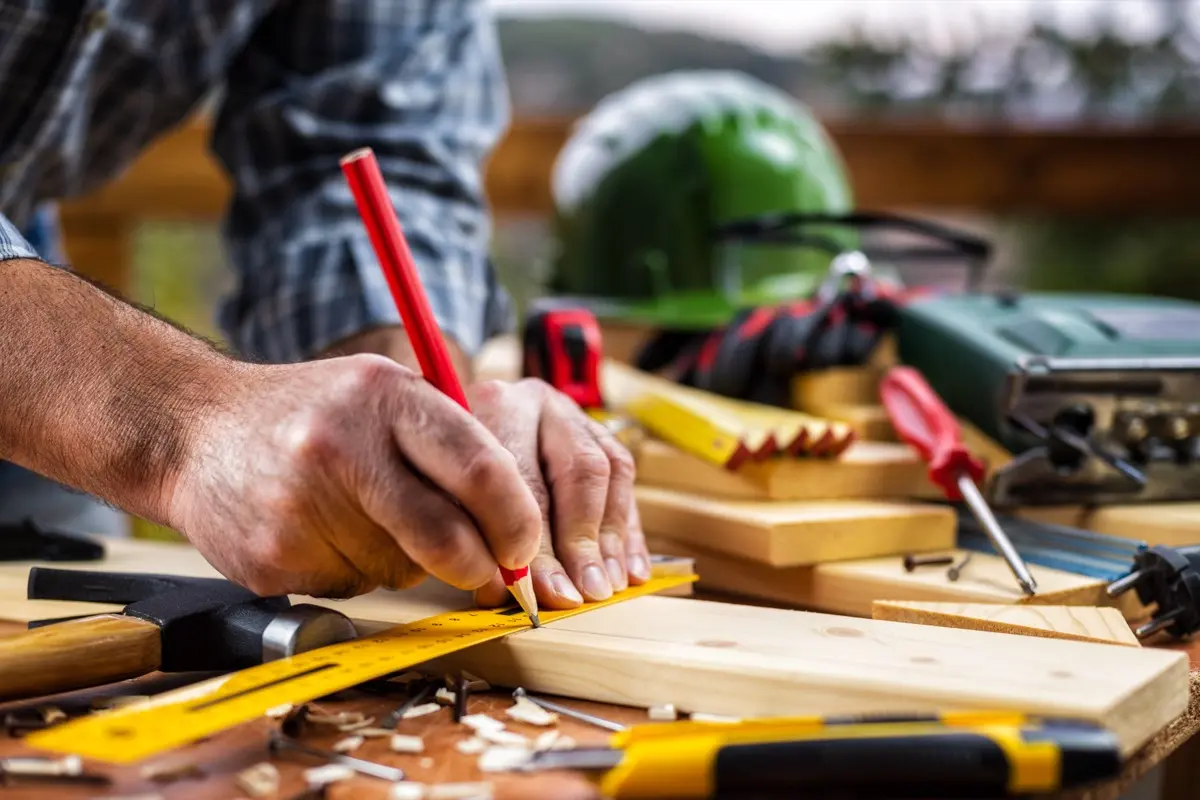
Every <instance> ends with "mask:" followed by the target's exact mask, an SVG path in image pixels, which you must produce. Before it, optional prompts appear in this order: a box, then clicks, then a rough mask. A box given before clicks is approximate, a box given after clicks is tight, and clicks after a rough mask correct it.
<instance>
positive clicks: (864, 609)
mask: <svg viewBox="0 0 1200 800" xmlns="http://www.w3.org/2000/svg"><path fill="white" fill-rule="evenodd" d="M649 541H650V546H651V548H653V549H654V550H655V552H662V553H670V554H672V555H683V556H687V557H689V558H693V559H695V562H696V574H697V575H699V576H700V580H699V583H698V586H697V588H699V589H709V590H714V591H719V592H727V593H730V594H735V595H741V596H743V597H752V598H758V599H762V600H769V601H772V602H774V603H780V604H784V605H787V606H791V607H793V608H808V609H813V610H817V611H825V612H830V613H835V614H848V615H850V616H855V617H870V616H871V604H872V602H874V601H875V600H903V601H923V602H961V603H1004V604H1021V605H1024V604H1029V605H1070V606H1114V607H1116V608H1118V609H1119V610H1120V611H1121V613H1122V614H1123V615H1124V616H1125V618H1126V619H1130V620H1133V619H1139V618H1144V617H1145V616H1146V610H1145V608H1144V607H1143V606H1141V605H1140V604H1139V603H1138V602H1137V599H1136V598H1135V597H1132V596H1131V595H1132V594H1133V593H1126V594H1125V595H1122V596H1121V597H1120V598H1117V599H1115V600H1114V599H1113V598H1110V597H1109V596H1108V595H1107V594H1106V593H1105V591H1104V587H1105V584H1104V582H1103V581H1098V580H1094V579H1092V578H1086V577H1083V576H1081V575H1074V574H1072V573H1069V572H1061V571H1059V570H1056V569H1050V568H1049V567H1042V566H1038V565H1037V564H1030V565H1029V570H1030V572H1031V573H1032V574H1033V576H1034V579H1035V580H1036V581H1037V582H1038V594H1037V595H1035V596H1034V597H1027V596H1026V595H1025V594H1024V593H1023V592H1022V591H1021V590H1020V588H1018V587H1017V585H1016V582H1015V581H1014V580H1013V578H1012V573H1011V572H1009V569H1008V565H1007V564H1005V563H1004V560H1003V559H1002V558H1000V557H999V556H994V555H988V554H985V553H975V554H974V556H973V557H972V559H971V564H970V565H969V566H968V567H967V568H966V569H965V570H964V571H963V574H962V576H961V577H960V578H959V580H958V581H956V582H951V581H950V580H949V579H947V578H946V569H945V568H944V567H929V568H924V569H919V570H916V571H914V572H911V573H909V572H905V571H904V566H903V564H902V563H901V559H900V558H899V557H898V556H891V557H883V558H867V559H858V560H854V561H840V562H834V563H829V564H818V565H816V566H804V567H787V568H782V569H781V568H775V567H770V566H766V565H763V564H758V563H754V562H752V561H746V560H744V559H739V558H734V557H731V556H728V555H725V554H722V553H717V552H714V551H712V550H707V549H705V548H702V547H697V546H695V545H692V544H688V543H686V542H683V541H679V540H672V539H668V538H665V537H661V536H653V537H650V540H649ZM944 552H946V553H948V554H949V553H952V554H953V555H954V556H955V558H956V559H957V560H959V561H961V559H962V557H963V556H964V555H965V551H959V550H947V551H944Z"/></svg>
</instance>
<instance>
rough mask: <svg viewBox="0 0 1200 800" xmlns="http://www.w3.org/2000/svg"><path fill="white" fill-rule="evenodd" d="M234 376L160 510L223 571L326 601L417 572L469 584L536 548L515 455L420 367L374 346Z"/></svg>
mask: <svg viewBox="0 0 1200 800" xmlns="http://www.w3.org/2000/svg"><path fill="white" fill-rule="evenodd" d="M235 371H236V374H235V375H234V378H235V380H234V381H233V382H232V390H231V391H232V394H231V396H230V397H229V398H228V399H227V400H226V401H225V402H223V403H222V404H221V406H220V408H219V409H218V410H216V411H215V412H214V413H212V414H210V415H209V416H208V417H206V418H204V419H203V420H202V422H201V423H200V424H201V428H200V429H199V430H198V431H197V432H196V433H195V435H194V436H193V437H192V441H193V442H195V443H196V445H195V452H193V453H192V456H191V457H190V458H189V459H188V460H187V463H186V466H185V467H184V469H183V470H182V471H181V473H180V474H179V476H178V478H177V479H176V481H175V484H174V488H173V491H172V500H171V504H170V511H169V522H170V524H171V525H172V526H173V527H175V528H176V529H177V530H179V531H182V532H183V533H184V534H185V535H186V536H187V537H188V538H189V539H190V540H191V541H192V543H193V544H195V545H196V547H197V548H199V549H200V551H201V552H202V553H203V554H204V556H205V557H206V558H207V559H208V560H209V561H210V562H211V563H212V564H213V565H214V566H215V567H216V568H217V569H219V570H220V571H221V572H222V573H223V574H224V575H226V576H227V577H229V578H231V579H232V580H235V581H237V582H239V583H241V584H243V585H245V586H247V587H248V588H250V589H251V590H253V591H256V592H258V593H261V594H281V593H296V594H309V595H316V596H323V597H349V596H352V595H355V594H360V593H363V592H366V591H369V590H371V589H373V588H375V587H379V586H384V587H392V588H403V587H407V586H411V585H413V584H414V583H416V582H417V581H419V580H420V579H421V578H422V577H423V576H424V574H425V573H429V574H431V575H434V576H436V577H437V578H440V579H441V580H443V581H445V582H447V583H449V584H451V585H453V586H457V587H459V588H463V589H476V588H478V587H480V586H483V585H485V584H487V583H488V582H489V581H490V580H491V579H492V578H493V576H495V575H497V574H498V573H497V570H496V564H497V563H499V564H501V565H502V566H505V567H508V568H514V567H517V566H520V565H522V564H526V563H528V562H529V561H530V560H531V559H533V558H534V556H535V555H536V554H537V552H538V539H539V534H540V531H541V524H542V514H541V511H540V509H539V507H538V504H537V502H536V500H535V499H534V495H533V492H532V491H531V489H530V487H529V486H528V485H527V484H526V481H525V478H524V476H523V472H522V467H521V465H520V464H519V462H518V460H517V459H516V458H514V456H513V455H512V454H511V453H509V452H508V451H507V450H506V449H505V448H504V447H503V446H502V445H501V444H500V442H498V441H497V440H496V438H495V437H494V436H493V435H492V434H491V433H489V432H488V430H487V429H486V428H485V427H484V425H483V424H482V423H481V422H480V421H479V420H477V419H475V418H474V417H472V416H471V415H470V414H468V413H467V412H466V411H464V410H463V409H462V408H460V407H459V406H458V405H457V404H456V403H454V401H452V400H450V399H449V398H448V397H446V396H445V395H443V394H441V393H440V392H439V391H437V390H436V389H435V388H434V387H432V386H431V385H429V384H428V383H426V382H425V380H424V379H423V378H422V377H421V376H420V375H419V374H417V373H415V372H413V371H412V370H410V369H408V368H406V367H404V366H402V365H400V364H398V363H396V362H394V361H392V360H390V359H387V358H384V357H382V356H375V355H355V356H348V357H345V358H337V359H326V360H320V361H313V362H308V363H304V364H294V365H284V366H261V365H238V366H237V367H236V368H235Z"/></svg>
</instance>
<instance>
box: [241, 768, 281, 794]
mask: <svg viewBox="0 0 1200 800" xmlns="http://www.w3.org/2000/svg"><path fill="white" fill-rule="evenodd" d="M234 782H235V783H236V784H237V786H238V788H239V789H241V790H242V791H243V792H245V793H246V794H248V795H250V796H251V797H268V796H270V795H273V794H275V793H276V792H278V791H279V769H278V768H277V767H276V766H275V765H274V764H272V763H271V762H270V761H263V762H262V763H259V764H255V765H254V766H253V767H250V768H248V769H244V770H242V771H241V772H239V773H238V774H237V777H236V778H234Z"/></svg>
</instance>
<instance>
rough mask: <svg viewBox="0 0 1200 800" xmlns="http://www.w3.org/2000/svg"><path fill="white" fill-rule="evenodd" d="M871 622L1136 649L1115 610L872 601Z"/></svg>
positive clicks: (1138, 642) (1126, 628)
mask: <svg viewBox="0 0 1200 800" xmlns="http://www.w3.org/2000/svg"><path fill="white" fill-rule="evenodd" d="M871 619H882V620H889V621H891V622H905V623H909V624H912V625H937V626H939V627H943V628H965V629H968V630H973V631H993V632H994V633H1014V634H1020V635H1022V636H1041V637H1046V638H1051V639H1071V640H1074V641H1080V642H1108V643H1111V644H1120V645H1132V646H1133V647H1141V644H1142V643H1141V641H1139V640H1138V638H1137V637H1136V636H1134V634H1133V630H1132V629H1131V628H1130V627H1129V623H1128V622H1126V621H1125V618H1124V617H1123V616H1121V612H1119V611H1117V610H1116V609H1115V608H1095V607H1093V606H1027V605H1026V606H1013V605H996V604H991V603H914V602H899V601H896V600H876V601H875V602H874V603H872V604H871Z"/></svg>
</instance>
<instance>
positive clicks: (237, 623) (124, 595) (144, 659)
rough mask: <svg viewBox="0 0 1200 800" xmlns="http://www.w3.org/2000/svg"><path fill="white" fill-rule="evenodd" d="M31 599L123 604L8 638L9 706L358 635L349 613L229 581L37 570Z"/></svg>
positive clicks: (0, 668)
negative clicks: (113, 610) (114, 610)
mask: <svg viewBox="0 0 1200 800" xmlns="http://www.w3.org/2000/svg"><path fill="white" fill-rule="evenodd" d="M27 594H28V598H29V599H30V600H76V601H82V602H88V603H113V604H121V605H124V606H125V608H124V610H123V611H122V612H121V613H119V614H98V615H85V616H80V617H66V618H62V619H55V620H42V621H38V622H31V623H29V627H30V628H31V630H30V631H29V632H28V633H24V634H19V635H17V636H13V637H10V638H7V639H0V700H10V699H16V698H21V697H34V696H40V695H46V694H54V693H56V692H65V691H70V690H73V689H82V688H89V687H93V686H99V685H101V684H105V683H111V682H113V681H119V680H124V679H126V678H133V677H137V676H139V675H145V674H146V673H149V672H154V671H156V670H157V671H162V672H233V671H236V670H240V669H245V668H247V667H252V666H254V665H256V664H261V663H263V662H265V661H271V660H274V659H277V658H285V657H287V656H291V655H295V654H296V653H301V652H304V651H305V650H312V649H314V648H318V647H324V646H325V645H329V644H335V643H337V642H344V641H347V640H349V639H353V638H355V636H356V635H357V632H356V631H355V629H354V624H353V623H352V622H351V621H350V618H349V617H347V616H345V615H344V614H340V613H338V612H336V611H332V610H330V609H327V608H322V607H320V606H316V605H311V604H301V605H292V603H291V601H290V600H289V599H288V598H287V597H286V596H282V597H259V596H258V595H256V594H254V593H253V592H250V591H249V590H247V589H244V588H242V587H241V586H238V585H237V584H235V583H231V582H230V581H226V580H222V579H220V578H191V577H182V576H176V575H153V574H126V573H117V572H92V571H87V570H68V569H48V568H45V567H33V568H32V569H30V570H29V587H28V593H27Z"/></svg>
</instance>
